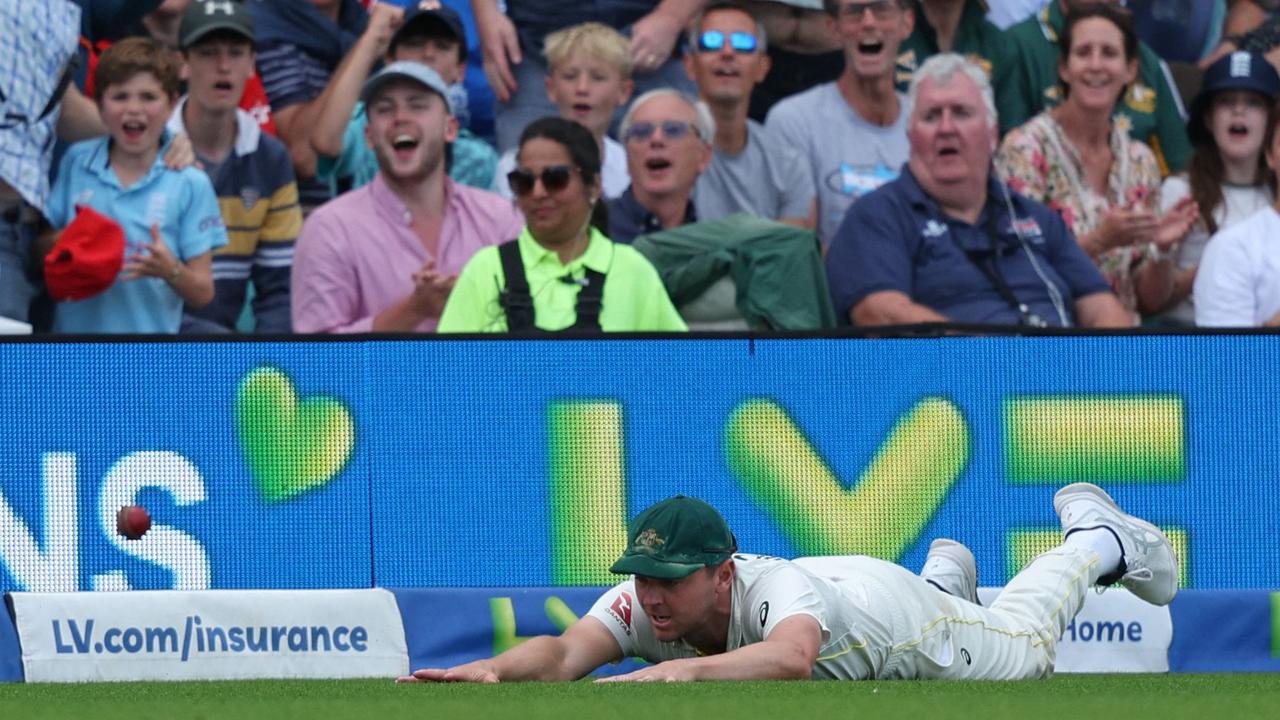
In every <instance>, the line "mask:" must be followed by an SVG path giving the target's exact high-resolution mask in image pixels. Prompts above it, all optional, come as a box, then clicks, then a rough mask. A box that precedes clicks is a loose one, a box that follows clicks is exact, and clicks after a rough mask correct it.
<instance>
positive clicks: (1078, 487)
mask: <svg viewBox="0 0 1280 720" xmlns="http://www.w3.org/2000/svg"><path fill="white" fill-rule="evenodd" d="M1082 498H1091V499H1093V500H1096V501H1099V502H1101V503H1102V504H1103V505H1105V506H1107V507H1108V508H1110V509H1111V510H1112V511H1113V512H1115V513H1116V514H1117V515H1119V516H1120V517H1122V518H1124V520H1125V521H1126V522H1130V523H1133V524H1134V525H1137V526H1139V527H1141V528H1142V529H1143V530H1146V531H1148V532H1150V533H1153V534H1154V535H1156V537H1158V538H1160V542H1161V543H1163V544H1164V546H1165V547H1167V548H1169V554H1170V555H1171V556H1173V581H1174V590H1173V593H1172V594H1171V595H1170V597H1172V595H1174V594H1177V592H1178V554H1177V553H1176V552H1174V551H1173V543H1172V542H1170V541H1169V536H1167V535H1165V534H1164V531H1163V530H1161V529H1160V528H1158V527H1156V526H1155V525H1153V524H1151V523H1149V522H1147V521H1146V520H1143V519H1142V518H1140V517H1137V516H1135V515H1130V514H1129V513H1127V512H1125V511H1124V510H1123V509H1122V508H1121V507H1120V506H1119V505H1118V504H1116V501H1115V500H1114V499H1112V497H1111V496H1110V495H1108V494H1107V491H1106V490H1103V489H1102V488H1100V487H1098V486H1097V485H1094V484H1092V483H1072V484H1070V485H1067V486H1066V487H1064V488H1062V489H1061V490H1059V491H1058V492H1057V493H1056V494H1055V495H1054V496H1053V510H1054V512H1056V513H1057V514H1058V517H1062V509H1063V508H1064V507H1066V506H1067V504H1068V503H1071V502H1074V501H1075V500H1079V499H1082ZM1080 529H1086V528H1080ZM1122 549H1123V548H1122ZM1125 587H1126V588H1128V589H1129V592H1132V593H1134V594H1135V595H1137V596H1138V597H1140V598H1142V599H1143V600H1146V601H1147V602H1151V603H1153V604H1155V605H1168V604H1169V601H1167V600H1166V601H1164V602H1156V601H1153V600H1149V599H1148V598H1146V597H1143V594H1142V593H1138V592H1134V589H1133V588H1131V587H1129V586H1128V585H1125Z"/></svg>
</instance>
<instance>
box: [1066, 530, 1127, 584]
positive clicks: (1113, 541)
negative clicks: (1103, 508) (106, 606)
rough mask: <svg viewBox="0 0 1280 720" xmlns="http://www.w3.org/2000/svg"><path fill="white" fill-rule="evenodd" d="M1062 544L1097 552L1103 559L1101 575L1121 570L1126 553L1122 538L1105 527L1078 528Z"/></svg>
mask: <svg viewBox="0 0 1280 720" xmlns="http://www.w3.org/2000/svg"><path fill="white" fill-rule="evenodd" d="M1062 544H1063V545H1067V546H1070V547H1078V548H1085V549H1087V550H1092V551H1094V552H1095V553H1097V554H1098V558H1099V560H1101V561H1102V562H1101V564H1099V566H1098V567H1100V568H1101V569H1102V572H1100V573H1099V576H1100V577H1106V576H1107V575H1111V574H1112V573H1116V572H1119V570H1120V562H1121V561H1122V560H1123V559H1124V553H1123V551H1122V549H1121V548H1120V539H1119V538H1117V537H1116V534H1115V533H1114V532H1112V531H1111V530H1110V529H1108V528H1105V527H1097V528H1090V529H1088V530H1076V531H1075V532H1073V533H1071V534H1070V535H1068V536H1067V537H1066V539H1064V540H1063V541H1062Z"/></svg>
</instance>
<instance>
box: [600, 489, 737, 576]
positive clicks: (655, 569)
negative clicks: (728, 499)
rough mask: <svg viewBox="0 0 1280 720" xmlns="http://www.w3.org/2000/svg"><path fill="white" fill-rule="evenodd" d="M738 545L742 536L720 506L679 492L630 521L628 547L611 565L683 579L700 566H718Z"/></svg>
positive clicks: (623, 571)
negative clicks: (730, 525)
mask: <svg viewBox="0 0 1280 720" xmlns="http://www.w3.org/2000/svg"><path fill="white" fill-rule="evenodd" d="M737 550H738V541H737V540H736V539H735V538H734V537H733V533H732V532H730V530H729V525H728V524H727V523H725V521H724V518H723V517H721V516H720V513H719V512H716V509H715V508H713V507H711V506H710V505H708V504H706V503H704V502H702V501H701V500H699V499H697V498H691V497H685V496H684V495H677V496H675V497H673V498H668V499H666V500H663V501H662V502H660V503H658V504H656V505H653V506H651V507H649V508H647V509H645V510H644V511H642V512H641V513H640V514H639V515H637V516H636V518H635V520H632V521H631V527H630V529H629V530H628V532H627V549H626V550H625V551H623V553H622V557H620V558H618V562H616V563H614V564H613V567H611V568H609V570H610V571H611V572H615V573H618V574H619V575H643V576H645V577H653V578H661V579H663V580H679V579H680V578H683V577H686V576H688V575H689V574H691V573H693V571H695V570H697V569H699V568H704V567H708V566H711V565H719V564H720V563H722V562H724V561H725V560H727V559H728V558H729V556H730V555H732V554H733V553H735V552H737Z"/></svg>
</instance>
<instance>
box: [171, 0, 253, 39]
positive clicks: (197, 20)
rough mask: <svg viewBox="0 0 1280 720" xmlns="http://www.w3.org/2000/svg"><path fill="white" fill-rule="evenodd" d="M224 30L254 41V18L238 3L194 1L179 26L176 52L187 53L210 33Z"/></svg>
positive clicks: (232, 0)
mask: <svg viewBox="0 0 1280 720" xmlns="http://www.w3.org/2000/svg"><path fill="white" fill-rule="evenodd" d="M219 30H225V31H228V32H233V33H236V34H237V35H243V36H244V37H246V38H248V40H249V42H253V41H254V40H255V35H254V33H253V15H252V14H250V12H249V9H248V8H246V7H245V6H244V5H243V4H242V3H240V2H237V0H197V2H193V3H191V4H190V5H188V6H187V9H186V10H185V11H183V13H182V19H181V20H180V21H179V22H178V49H179V50H186V49H188V48H190V47H191V46H192V45H194V44H196V43H197V42H199V41H200V39H201V38H203V37H205V36H207V35H209V34H210V33H213V32H217V31H219Z"/></svg>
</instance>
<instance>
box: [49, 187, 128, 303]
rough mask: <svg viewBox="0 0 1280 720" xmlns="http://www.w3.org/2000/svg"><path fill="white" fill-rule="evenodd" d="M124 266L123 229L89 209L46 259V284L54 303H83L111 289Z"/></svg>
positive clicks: (85, 207)
mask: <svg viewBox="0 0 1280 720" xmlns="http://www.w3.org/2000/svg"><path fill="white" fill-rule="evenodd" d="M122 267H124V228H122V227H120V224H119V223H117V222H116V221H115V220H112V219H111V218H109V217H107V216H106V215H103V214H101V213H99V212H98V211H96V210H94V209H93V208H91V207H89V206H88V205H79V206H77V207H76V217H75V219H74V220H72V221H71V224H70V225H68V226H67V227H66V229H64V230H63V231H62V236H61V237H59V238H58V243H57V244H56V245H54V246H53V250H50V251H49V254H48V255H46V256H45V257H44V284H45V287H46V288H48V290H49V295H50V296H51V297H52V298H53V299H54V300H84V299H85V298H88V297H93V296H94V295H97V294H98V293H100V292H103V291H105V290H106V289H107V288H109V287H111V284H112V283H114V282H115V281H116V276H118V275H119V274H120V269H121V268H122Z"/></svg>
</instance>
